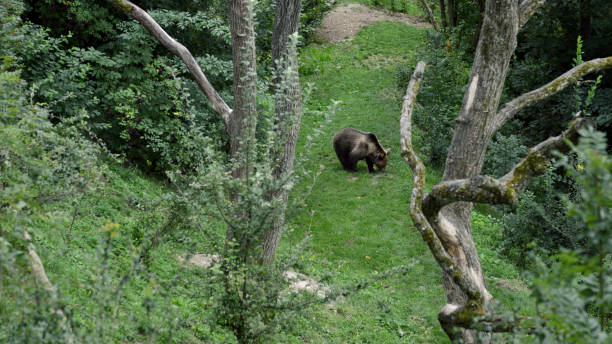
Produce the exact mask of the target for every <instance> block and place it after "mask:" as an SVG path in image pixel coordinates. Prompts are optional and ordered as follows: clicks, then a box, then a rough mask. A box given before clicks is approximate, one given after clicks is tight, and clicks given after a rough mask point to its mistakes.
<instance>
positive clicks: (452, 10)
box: [448, 0, 457, 27]
mask: <svg viewBox="0 0 612 344" xmlns="http://www.w3.org/2000/svg"><path fill="white" fill-rule="evenodd" d="M456 10H457V7H456V6H455V0H448V23H449V24H450V27H455V26H457V12H456Z"/></svg>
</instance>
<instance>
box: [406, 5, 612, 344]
mask: <svg viewBox="0 0 612 344" xmlns="http://www.w3.org/2000/svg"><path fill="white" fill-rule="evenodd" d="M543 2H544V0H524V1H523V2H522V3H521V4H520V6H517V3H516V1H515V0H488V1H487V3H486V8H485V17H484V19H483V23H482V28H481V32H480V39H479V42H478V46H477V49H476V54H475V58H474V63H473V66H472V73H471V76H470V80H469V83H468V87H467V91H466V93H465V95H464V99H463V104H462V107H461V110H460V112H459V115H458V117H457V120H456V126H455V131H454V135H453V139H452V141H451V145H450V147H449V149H448V155H447V159H446V166H445V170H444V176H443V181H442V182H441V183H440V184H439V185H436V186H434V188H433V190H432V191H431V192H430V193H429V194H427V195H424V193H423V189H424V187H425V179H424V176H425V173H424V166H423V164H422V163H421V162H420V160H419V159H418V157H417V156H416V154H415V153H414V150H413V149H412V144H411V140H410V139H408V138H407V135H409V133H410V125H409V121H410V115H411V111H410V110H409V109H408V110H405V109H402V117H401V122H400V126H401V130H402V155H403V156H404V157H405V158H406V160H407V162H408V163H409V164H410V165H411V167H412V168H413V171H414V174H413V192H412V197H411V205H410V210H411V217H412V219H413V222H414V223H415V225H416V226H417V228H418V229H419V231H420V232H421V234H422V236H423V239H424V240H425V241H426V242H427V244H428V246H429V247H430V250H431V251H432V253H434V257H435V258H436V261H437V262H438V263H439V265H440V266H441V267H442V270H443V276H444V278H443V279H444V287H445V290H446V296H447V304H446V306H445V307H444V308H443V309H442V310H441V311H440V313H439V314H438V319H439V320H440V324H441V326H442V328H443V329H444V330H445V332H446V333H447V335H448V336H449V338H451V339H458V338H461V339H462V340H463V342H464V343H473V342H475V337H474V332H473V330H471V329H473V328H474V321H475V320H476V318H477V317H483V316H485V315H487V314H486V311H485V304H486V303H487V302H488V301H489V300H490V299H491V295H490V294H489V291H488V290H487V287H486V284H485V279H484V276H483V273H482V269H481V266H480V262H479V258H478V253H477V251H476V247H475V245H474V241H473V238H472V228H471V211H472V204H471V203H470V202H472V201H478V202H485V203H492V204H499V203H506V204H516V202H517V200H518V195H519V194H520V193H521V192H522V190H524V188H525V186H526V185H527V181H528V180H529V178H531V177H532V176H533V175H536V174H539V173H543V172H544V171H545V170H546V164H547V162H548V161H549V160H550V158H551V157H552V153H551V152H552V151H553V150H559V151H563V150H567V145H566V144H565V140H566V139H570V140H572V141H576V140H577V137H578V135H577V130H578V129H579V128H580V127H584V126H585V125H586V124H585V121H582V120H579V121H574V122H572V125H571V126H570V128H569V129H568V130H567V131H566V132H565V133H563V134H562V135H559V136H557V137H554V138H550V139H548V140H546V141H544V142H542V143H540V144H539V145H537V146H535V147H533V148H532V149H531V150H530V153H529V154H528V156H527V158H525V159H524V160H523V161H522V162H521V163H519V164H517V166H515V168H514V169H513V170H512V171H510V172H509V173H508V174H507V175H505V176H504V177H502V178H500V179H494V178H491V177H487V176H480V171H481V169H482V164H483V161H484V156H485V150H486V147H487V146H488V143H489V141H490V138H491V136H492V135H493V133H495V131H497V130H498V129H499V128H500V127H501V126H502V125H503V123H505V122H506V121H508V120H509V119H510V118H512V116H514V114H516V113H517V112H518V111H519V110H520V109H522V108H524V107H525V106H528V105H530V104H533V103H534V102H535V101H537V100H540V99H543V98H546V97H548V96H550V95H552V94H554V93H557V92H559V91H560V90H562V89H564V88H565V87H566V86H567V85H569V84H571V83H573V82H575V81H576V80H577V78H579V77H580V76H582V75H585V74H586V73H589V72H593V71H596V70H602V69H604V68H610V67H612V57H608V58H602V59H595V60H592V61H588V62H585V63H583V64H581V65H579V66H576V67H575V68H573V69H572V70H570V71H568V72H566V73H565V74H563V75H562V76H560V77H559V78H557V79H555V80H554V81H552V82H550V83H549V84H547V85H544V86H542V87H541V88H539V89H537V90H534V91H532V92H529V93H526V94H524V95H522V96H520V97H518V98H516V99H514V100H512V101H510V102H508V103H507V104H506V105H505V106H504V107H503V108H502V109H501V110H500V111H497V109H498V106H499V100H500V97H501V93H502V88H503V85H504V82H505V79H506V73H507V70H508V66H509V63H510V59H511V58H512V55H513V53H514V49H515V47H516V37H517V34H518V31H519V29H520V27H522V26H523V25H524V24H525V23H526V22H527V20H528V19H529V18H530V17H531V15H533V13H534V12H535V11H536V10H537V8H538V7H539V6H541V5H542V3H543ZM420 74H422V72H421V71H418V68H417V71H415V75H414V76H413V79H418V78H420V76H419V75H420ZM413 84H416V83H413V81H412V80H411V82H410V86H409V88H410V87H412V85H413ZM412 93H414V92H413V91H411V92H408V91H407V96H406V98H405V104H409V103H410V102H409V101H408V99H407V98H409V97H408V94H412ZM404 107H405V108H407V107H409V105H405V106H404ZM497 320H498V318H496V317H489V318H486V319H485V320H484V321H483V322H486V323H487V324H488V325H490V326H491V327H488V330H487V331H489V332H491V331H498V330H499V331H503V330H506V331H507V330H508V327H507V326H501V325H500V326H498V325H499V324H496V322H497Z"/></svg>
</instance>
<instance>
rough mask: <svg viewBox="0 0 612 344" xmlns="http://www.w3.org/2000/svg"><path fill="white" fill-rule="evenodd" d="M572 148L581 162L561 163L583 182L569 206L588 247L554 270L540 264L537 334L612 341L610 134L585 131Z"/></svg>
mask: <svg viewBox="0 0 612 344" xmlns="http://www.w3.org/2000/svg"><path fill="white" fill-rule="evenodd" d="M580 134H581V135H582V138H581V139H580V143H579V144H578V146H577V147H572V150H573V152H574V154H576V155H577V156H578V163H576V161H575V160H572V159H568V158H567V157H563V158H561V160H560V163H559V164H560V165H561V166H563V167H564V168H565V169H566V170H567V171H568V175H571V176H572V177H573V178H574V179H575V180H576V181H577V183H578V184H579V186H580V187H579V188H578V190H579V194H578V197H577V198H576V199H574V200H569V199H567V200H566V201H567V202H568V203H569V212H568V216H570V217H572V218H574V219H575V220H577V221H579V222H580V223H581V224H582V226H583V228H582V230H581V231H578V232H577V233H576V237H577V238H578V239H580V240H584V241H585V245H584V248H583V249H579V250H574V251H568V252H564V253H562V254H559V255H557V256H555V258H556V260H557V262H556V263H554V264H552V266H551V267H550V268H549V267H547V266H546V265H544V264H543V263H542V262H541V261H538V263H537V270H536V274H537V275H533V276H532V278H533V280H532V282H531V287H532V290H533V296H534V297H535V299H536V301H537V302H538V305H539V306H540V307H539V308H538V309H539V314H538V319H537V321H536V323H535V325H536V326H535V334H536V337H535V338H537V339H538V340H539V341H540V342H563V343H608V342H609V340H610V332H609V327H608V319H609V318H610V315H611V314H612V289H611V288H610V285H611V282H612V267H611V265H610V260H609V259H610V257H611V254H612V242H611V241H610V238H611V237H612V236H611V234H612V233H611V231H612V159H610V156H609V155H608V154H607V151H606V146H607V145H606V140H605V136H604V134H603V133H601V132H597V131H595V130H593V129H585V130H582V131H581V132H580Z"/></svg>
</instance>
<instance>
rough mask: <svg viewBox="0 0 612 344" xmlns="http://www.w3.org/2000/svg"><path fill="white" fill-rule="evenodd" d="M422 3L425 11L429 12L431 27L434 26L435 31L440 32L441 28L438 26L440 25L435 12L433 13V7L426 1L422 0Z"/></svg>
mask: <svg viewBox="0 0 612 344" xmlns="http://www.w3.org/2000/svg"><path fill="white" fill-rule="evenodd" d="M421 3H422V4H423V6H425V10H426V11H427V16H428V17H429V22H430V23H431V25H433V27H434V30H436V31H438V32H440V27H439V26H438V23H437V22H436V18H434V15H433V12H432V11H431V7H429V5H428V4H427V1H426V0H421Z"/></svg>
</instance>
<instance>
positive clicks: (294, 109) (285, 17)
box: [263, 0, 302, 263]
mask: <svg viewBox="0 0 612 344" xmlns="http://www.w3.org/2000/svg"><path fill="white" fill-rule="evenodd" d="M301 10H302V1H301V0H277V1H276V15H275V17H274V31H273V32H272V58H273V59H274V70H275V78H274V85H275V87H276V90H275V93H276V94H275V101H276V118H275V121H274V124H275V126H276V128H277V130H279V131H280V132H279V134H280V135H279V138H280V139H281V140H280V141H281V142H279V144H282V145H281V146H280V147H270V149H272V150H274V152H273V153H274V154H272V155H273V156H274V157H275V159H276V161H277V162H276V167H275V168H274V177H275V178H276V179H277V180H280V179H281V178H285V177H286V176H287V175H288V174H291V173H292V171H293V158H294V157H295V145H296V144H297V137H298V132H299V130H300V122H301V118H302V90H301V88H300V79H299V78H300V76H299V73H298V60H297V52H296V51H295V42H294V43H293V44H291V42H290V36H291V35H293V34H296V33H297V31H298V26H299V24H300V12H301ZM279 148H282V149H279ZM270 197H271V198H280V199H281V204H282V205H283V207H285V206H286V204H287V198H288V193H287V190H285V189H283V188H280V189H277V190H276V191H274V192H272V194H271V195H270ZM284 224H285V211H284V209H281V211H280V212H279V214H278V215H277V216H276V218H275V220H274V224H273V227H272V228H271V229H270V230H268V231H266V232H265V234H264V247H263V249H264V252H263V260H264V261H265V262H266V263H272V262H273V261H274V257H275V256H276V250H277V248H278V243H279V242H280V238H281V235H282V232H283V226H284Z"/></svg>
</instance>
